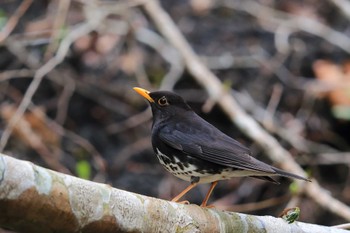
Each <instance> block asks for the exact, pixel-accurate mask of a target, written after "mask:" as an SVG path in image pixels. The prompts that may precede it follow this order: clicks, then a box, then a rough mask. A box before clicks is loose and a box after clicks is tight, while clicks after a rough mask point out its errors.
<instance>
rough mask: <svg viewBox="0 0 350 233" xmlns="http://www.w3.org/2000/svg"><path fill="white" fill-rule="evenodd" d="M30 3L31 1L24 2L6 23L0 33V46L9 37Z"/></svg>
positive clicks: (25, 0)
mask: <svg viewBox="0 0 350 233" xmlns="http://www.w3.org/2000/svg"><path fill="white" fill-rule="evenodd" d="M32 2H33V0H24V1H23V2H22V3H21V5H20V6H19V7H18V8H17V10H16V11H15V13H14V14H13V15H12V16H11V18H10V19H9V20H8V21H7V23H6V25H5V26H4V27H3V28H2V30H1V32H0V44H1V43H2V42H3V41H4V40H5V39H6V38H7V37H8V36H9V35H10V33H11V32H12V31H13V29H15V27H16V25H17V23H18V21H19V19H20V18H21V17H22V16H23V15H24V13H25V12H26V11H27V9H28V8H29V7H30V5H31V4H32Z"/></svg>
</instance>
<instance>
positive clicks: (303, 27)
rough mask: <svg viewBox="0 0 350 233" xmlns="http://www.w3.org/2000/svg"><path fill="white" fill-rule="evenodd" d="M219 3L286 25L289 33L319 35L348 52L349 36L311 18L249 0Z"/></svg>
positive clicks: (349, 48) (349, 50)
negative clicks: (298, 32) (300, 32)
mask: <svg viewBox="0 0 350 233" xmlns="http://www.w3.org/2000/svg"><path fill="white" fill-rule="evenodd" d="M221 4H222V5H223V6H226V7H229V8H232V9H235V10H239V11H244V12H246V13H248V14H250V15H252V16H254V17H256V18H258V19H262V20H264V21H268V22H269V23H270V24H272V25H277V27H279V26H282V27H287V28H289V30H288V33H290V30H292V31H304V32H307V33H310V34H313V35H316V36H319V37H321V38H323V39H324V40H326V41H328V42H329V43H331V44H333V45H334V46H337V47H338V48H340V49H342V50H344V51H346V52H347V53H350V42H349V37H347V36H346V35H345V34H344V33H341V32H338V31H335V30H333V29H332V28H330V27H327V26H326V25H325V24H322V23H320V22H317V21H316V20H313V19H311V18H308V17H304V16H296V15H293V14H288V13H285V12H282V11H278V10H275V9H271V8H269V7H266V6H264V5H262V4H259V3H257V2H255V1H251V0H245V1H227V0H223V1H222V2H221Z"/></svg>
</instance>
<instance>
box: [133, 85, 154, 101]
mask: <svg viewBox="0 0 350 233" xmlns="http://www.w3.org/2000/svg"><path fill="white" fill-rule="evenodd" d="M133 89H134V90H135V91H136V92H137V93H139V94H140V95H142V96H143V97H144V98H145V99H147V100H148V101H149V102H151V103H153V102H154V100H153V99H152V97H151V96H150V95H149V93H150V92H149V91H147V90H145V89H142V88H139V87H134V88H133Z"/></svg>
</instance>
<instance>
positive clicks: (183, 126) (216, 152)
mask: <svg viewBox="0 0 350 233" xmlns="http://www.w3.org/2000/svg"><path fill="white" fill-rule="evenodd" d="M197 119H198V120H196V121H192V122H184V121H182V122H181V123H177V124H176V125H173V126H172V127H167V128H166V129H165V130H160V131H159V138H160V139H161V140H162V141H163V142H164V143H165V144H167V145H168V146H171V147H172V148H174V149H176V150H180V151H182V152H184V153H186V154H188V155H190V156H193V157H197V158H200V159H203V160H206V161H209V162H212V163H216V164H219V165H222V166H227V167H233V168H238V169H245V170H252V171H258V172H263V173H270V174H275V173H276V172H275V170H273V169H272V167H271V166H270V165H268V164H265V163H263V162H261V161H259V160H257V159H255V158H253V157H252V156H250V151H249V149H248V148H246V147H245V146H243V145H242V144H240V143H239V142H238V141H236V140H234V139H232V138H230V137H228V136H227V135H225V134H224V133H222V132H221V131H219V130H218V129H217V128H215V127H214V126H212V125H211V124H209V123H208V122H206V121H204V120H203V119H201V118H199V117H198V118H197ZM199 119H200V120H199Z"/></svg>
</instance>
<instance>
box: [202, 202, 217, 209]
mask: <svg viewBox="0 0 350 233" xmlns="http://www.w3.org/2000/svg"><path fill="white" fill-rule="evenodd" d="M200 207H203V208H208V209H214V208H215V206H214V205H206V204H205V205H203V203H202V204H201V205H200Z"/></svg>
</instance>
